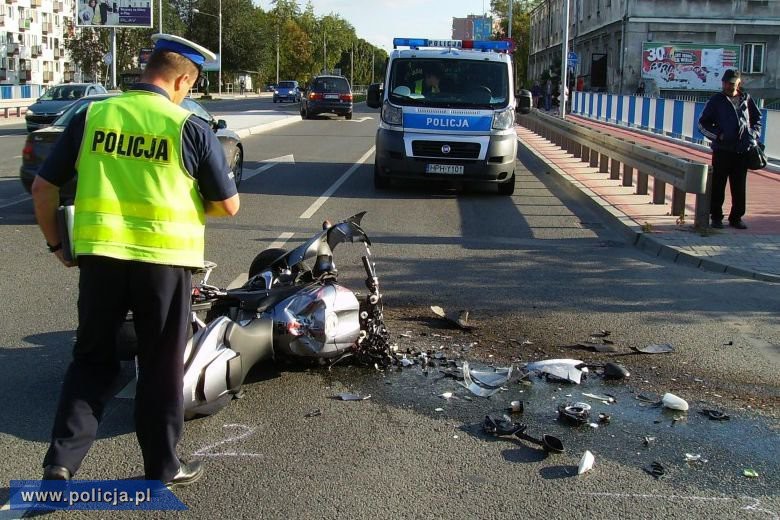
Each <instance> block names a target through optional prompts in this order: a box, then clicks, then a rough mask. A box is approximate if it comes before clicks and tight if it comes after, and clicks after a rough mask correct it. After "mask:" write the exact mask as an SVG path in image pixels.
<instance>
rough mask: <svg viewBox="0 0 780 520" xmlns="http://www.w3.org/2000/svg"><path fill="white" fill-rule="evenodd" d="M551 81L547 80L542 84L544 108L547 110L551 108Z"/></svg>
mask: <svg viewBox="0 0 780 520" xmlns="http://www.w3.org/2000/svg"><path fill="white" fill-rule="evenodd" d="M552 95H553V88H552V81H550V80H549V79H548V80H547V84H546V85H545V86H544V109H545V110H547V111H548V112H549V111H550V110H551V109H552Z"/></svg>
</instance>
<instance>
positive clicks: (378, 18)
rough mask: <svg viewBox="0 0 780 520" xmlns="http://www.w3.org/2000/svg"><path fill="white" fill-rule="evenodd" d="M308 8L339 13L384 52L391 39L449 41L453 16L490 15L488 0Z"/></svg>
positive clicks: (367, 1) (326, 1)
mask: <svg viewBox="0 0 780 520" xmlns="http://www.w3.org/2000/svg"><path fill="white" fill-rule="evenodd" d="M298 3H299V4H300V5H301V9H303V8H304V7H305V6H306V0H300V1H299V2H298ZM312 5H313V6H314V13H315V14H316V15H317V16H323V15H326V14H330V13H336V14H339V15H340V16H341V17H342V18H344V19H345V20H347V21H348V22H349V23H351V24H352V26H353V27H354V28H355V32H356V33H357V36H358V38H362V39H364V40H366V41H367V42H369V43H371V44H373V45H376V46H377V47H381V48H383V49H385V50H386V51H387V52H390V51H391V50H392V49H393V38H398V37H407V38H434V39H449V38H451V37H452V18H453V17H458V18H463V17H465V16H467V15H469V14H482V13H483V12H487V14H488V15H490V0H312ZM260 6H261V7H262V8H263V9H269V8H270V7H271V2H270V1H269V0H261V1H260ZM483 9H484V11H483Z"/></svg>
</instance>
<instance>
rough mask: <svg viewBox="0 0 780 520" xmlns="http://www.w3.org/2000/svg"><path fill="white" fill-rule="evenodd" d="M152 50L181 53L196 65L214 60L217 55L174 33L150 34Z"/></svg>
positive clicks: (199, 65)
mask: <svg viewBox="0 0 780 520" xmlns="http://www.w3.org/2000/svg"><path fill="white" fill-rule="evenodd" d="M152 41H153V42H154V50H155V51H157V50H166V51H171V52H175V53H177V54H181V55H182V56H184V57H185V58H188V59H189V60H190V61H191V62H193V63H194V64H195V65H197V66H198V67H201V66H203V64H204V63H205V62H207V61H215V60H216V59H217V55H216V54H214V53H213V52H211V51H210V50H208V49H207V48H206V47H203V46H202V45H198V44H197V43H194V42H191V41H189V40H187V39H186V38H182V37H181V36H176V35H175V34H164V33H157V34H153V35H152Z"/></svg>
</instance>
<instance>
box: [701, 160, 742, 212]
mask: <svg viewBox="0 0 780 520" xmlns="http://www.w3.org/2000/svg"><path fill="white" fill-rule="evenodd" d="M727 181H728V184H729V188H730V190H731V211H730V212H729V220H732V221H736V220H740V219H741V218H742V217H743V216H744V215H745V191H746V185H747V154H738V153H734V152H726V151H723V150H718V151H715V152H713V153H712V198H711V200H710V217H712V220H714V221H721V220H723V201H724V200H726V182H727Z"/></svg>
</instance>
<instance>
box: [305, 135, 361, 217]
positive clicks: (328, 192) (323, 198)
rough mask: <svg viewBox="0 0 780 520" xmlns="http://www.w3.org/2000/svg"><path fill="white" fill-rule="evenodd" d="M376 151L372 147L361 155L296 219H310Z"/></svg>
mask: <svg viewBox="0 0 780 520" xmlns="http://www.w3.org/2000/svg"><path fill="white" fill-rule="evenodd" d="M375 149H376V146H372V147H371V148H369V149H368V151H367V152H366V153H364V154H363V157H361V158H360V159H358V160H357V162H356V163H355V164H353V165H352V166H350V167H349V169H348V170H347V171H346V172H344V175H342V176H341V177H339V178H338V180H337V181H336V182H334V183H333V185H332V186H331V187H330V188H328V189H327V190H326V191H325V193H323V194H322V196H321V197H320V198H319V199H317V200H315V201H314V203H313V204H312V205H311V206H309V209H307V210H306V211H304V212H303V213H302V214H301V216H300V217H298V218H311V217H312V215H314V214H315V213H316V212H317V210H318V209H320V206H322V205H323V204H325V202H326V201H327V200H328V199H329V198H330V196H331V195H333V194H334V193H335V192H336V190H337V189H339V187H340V186H341V185H342V184H344V182H345V181H346V180H347V179H349V176H350V175H352V174H353V173H355V170H357V169H358V168H360V166H362V165H363V164H365V162H366V160H367V159H368V158H369V157H371V155H373V153H374V150H375Z"/></svg>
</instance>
